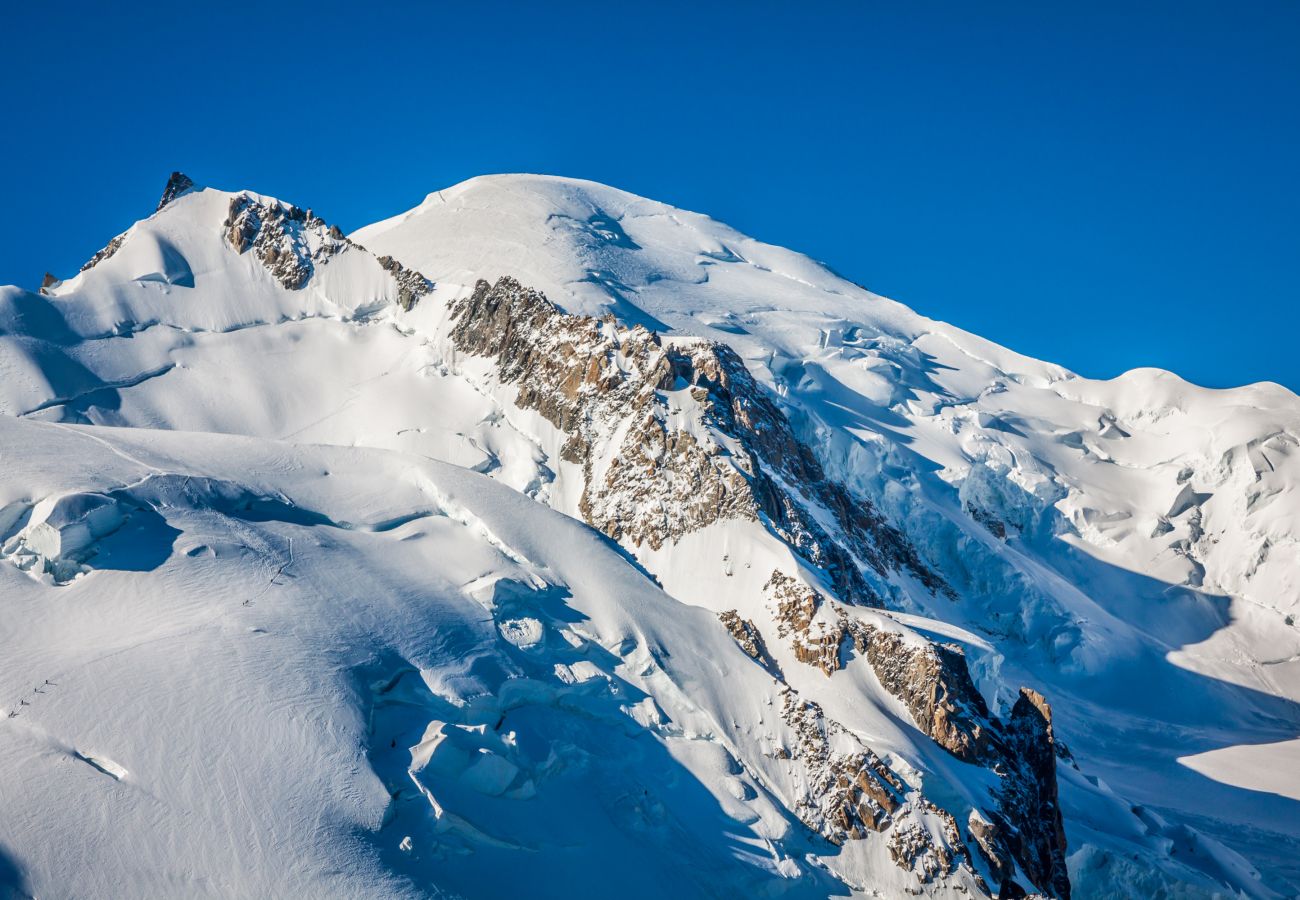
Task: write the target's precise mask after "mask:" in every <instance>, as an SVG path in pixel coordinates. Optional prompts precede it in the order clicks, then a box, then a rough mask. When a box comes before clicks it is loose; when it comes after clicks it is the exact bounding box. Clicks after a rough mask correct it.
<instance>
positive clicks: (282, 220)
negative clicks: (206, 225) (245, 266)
mask: <svg viewBox="0 0 1300 900" xmlns="http://www.w3.org/2000/svg"><path fill="white" fill-rule="evenodd" d="M223 227H224V228H225V231H226V241H227V242H228V243H229V244H230V246H232V247H234V248H235V250H236V251H237V252H239V253H241V254H242V253H247V252H249V251H252V253H253V255H254V256H256V257H257V259H258V260H259V261H260V262H261V263H262V265H263V266H265V267H266V270H267V271H268V272H270V273H271V276H272V277H274V278H275V280H276V281H278V282H280V284H282V285H283V286H284V287H286V288H288V289H289V290H291V291H296V290H299V289H301V288H302V287H304V286H305V285H306V284H307V281H308V280H309V279H310V278H311V276H312V272H314V271H315V267H316V265H317V264H318V263H320V262H323V261H325V260H327V259H329V258H330V257H331V256H333V255H334V254H336V253H338V252H339V251H341V250H343V249H344V248H345V247H347V246H348V240H347V238H345V237H343V236H342V234H341V232H337V230H336V233H338V234H339V237H334V236H333V235H332V234H331V233H330V232H329V228H328V226H327V225H326V224H325V222H324V221H323V220H322V219H320V218H319V217H317V216H315V215H313V214H312V212H311V210H303V209H299V208H298V207H296V206H289V205H286V204H283V203H280V202H279V201H267V202H263V201H261V200H257V199H255V198H254V197H252V196H250V195H248V194H237V195H236V196H234V197H232V198H231V200H230V212H229V214H228V215H227V216H226V221H225V224H224V226H223Z"/></svg>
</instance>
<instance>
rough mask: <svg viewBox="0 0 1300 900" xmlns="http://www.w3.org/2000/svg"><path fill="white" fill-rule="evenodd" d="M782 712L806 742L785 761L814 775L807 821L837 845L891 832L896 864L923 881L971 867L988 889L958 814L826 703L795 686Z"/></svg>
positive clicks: (802, 813)
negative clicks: (906, 777)
mask: <svg viewBox="0 0 1300 900" xmlns="http://www.w3.org/2000/svg"><path fill="white" fill-rule="evenodd" d="M781 715H782V718H783V719H784V720H785V721H786V723H787V724H789V725H790V726H791V728H793V729H794V731H795V733H796V735H797V736H798V742H799V743H798V746H797V747H795V748H794V751H793V752H787V754H786V755H785V756H782V757H781V758H789V759H791V760H792V761H794V762H795V763H797V764H800V765H802V766H804V767H805V769H806V771H807V775H808V779H809V782H808V790H807V793H806V795H805V796H804V797H803V798H802V799H801V800H800V801H799V802H798V803H797V804H796V814H797V815H798V816H799V818H800V819H801V821H803V823H804V824H805V825H807V826H808V827H809V828H811V829H812V830H814V831H816V832H818V833H819V834H821V835H822V836H823V837H825V838H826V839H827V840H829V841H831V842H832V843H835V844H843V843H845V842H846V841H850V840H861V839H862V838H864V837H866V836H867V834H868V833H869V832H876V833H887V834H888V839H887V844H886V846H887V847H888V848H889V853H890V857H891V858H892V859H893V861H894V863H895V864H896V865H898V866H899V868H902V869H905V870H907V871H909V872H912V873H913V874H914V875H916V877H917V878H918V880H920V881H921V882H922V883H927V884H928V883H930V882H932V881H934V880H936V879H942V878H947V877H948V876H950V875H953V874H954V873H956V872H957V871H958V870H965V871H966V873H967V874H968V875H969V876H970V878H971V880H972V881H974V882H975V884H976V885H977V886H978V887H980V888H981V889H983V887H984V886H983V881H982V879H981V878H980V877H979V875H977V874H976V873H975V870H974V868H973V867H972V865H971V858H970V853H969V851H967V849H966V845H965V844H964V843H963V841H962V837H961V831H960V829H959V828H958V827H957V823H956V822H955V821H954V819H953V818H952V816H951V815H949V814H948V813H947V812H945V811H944V810H942V809H940V808H939V807H937V806H935V805H934V804H933V803H931V802H930V801H928V800H926V799H925V798H924V797H922V796H921V795H920V794H919V793H917V792H916V791H914V790H911V789H910V788H909V787H908V786H907V785H906V784H905V783H904V782H903V780H902V779H901V778H899V777H898V775H896V774H895V773H894V771H893V770H892V769H890V768H889V766H888V765H886V763H885V762H884V761H883V760H882V759H881V758H880V757H879V756H877V755H876V754H875V753H874V752H872V750H871V749H870V748H868V747H865V746H863V745H862V744H861V742H860V741H859V740H858V739H857V738H856V737H855V736H853V735H852V734H850V733H849V732H847V731H846V730H845V729H844V728H843V727H842V726H841V725H840V724H839V723H837V722H835V721H834V720H832V719H828V718H827V717H826V716H825V714H824V713H823V712H822V709H821V707H820V706H818V705H817V704H816V703H813V702H811V701H807V700H804V699H802V698H801V697H800V696H799V695H798V694H797V693H796V692H795V691H794V690H792V689H790V688H788V687H787V688H786V689H785V690H784V691H783V693H782V710H781ZM836 744H838V745H840V747H841V748H842V749H836V748H835V746H834V745H836Z"/></svg>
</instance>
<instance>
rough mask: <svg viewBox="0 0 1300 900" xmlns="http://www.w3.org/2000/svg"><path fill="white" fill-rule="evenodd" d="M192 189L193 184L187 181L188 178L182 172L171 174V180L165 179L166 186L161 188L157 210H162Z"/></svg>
mask: <svg viewBox="0 0 1300 900" xmlns="http://www.w3.org/2000/svg"><path fill="white" fill-rule="evenodd" d="M192 187H194V182H193V181H191V180H190V179H189V176H187V175H186V174H185V173H183V172H172V176H171V178H168V179H167V186H166V187H165V188H163V192H162V198H161V199H159V201H158V209H162V208H163V207H164V206H166V205H167V204H168V203H171V202H172V201H173V200H175V199H176V198H177V197H179V196H180V195H181V194H183V193H185V192H186V191H188V190H189V189H190V188H192ZM158 209H155V210H154V212H157V211H158Z"/></svg>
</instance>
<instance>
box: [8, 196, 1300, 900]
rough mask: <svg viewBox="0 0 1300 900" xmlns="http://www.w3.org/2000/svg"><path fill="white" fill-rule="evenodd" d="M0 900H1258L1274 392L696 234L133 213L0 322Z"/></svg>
mask: <svg viewBox="0 0 1300 900" xmlns="http://www.w3.org/2000/svg"><path fill="white" fill-rule="evenodd" d="M0 413H3V415H0V433H2V434H3V437H2V438H0V603H2V604H3V607H4V609H5V615H4V616H3V617H2V618H0V646H3V647H4V648H5V649H6V651H7V652H5V653H4V654H0V691H2V692H3V693H0V711H3V718H0V725H3V727H4V729H5V731H4V734H3V737H2V738H0V754H2V755H3V764H2V765H0V894H3V892H4V891H6V890H7V891H8V892H9V893H10V894H12V895H14V896H49V895H54V896H98V895H102V894H103V893H105V891H106V890H107V888H106V886H110V887H111V891H110V892H111V893H112V894H113V895H114V896H122V897H137V896H138V897H148V896H300V895H305V894H313V895H318V896H340V897H344V896H434V897H438V896H445V897H479V896H483V897H489V896H503V895H507V894H512V893H518V892H520V891H524V892H527V893H528V894H530V895H535V896H571V895H572V894H573V893H575V892H578V893H584V894H592V895H598V896H628V897H638V896H662V895H664V894H666V893H669V892H674V893H681V894H684V895H688V896H733V895H736V894H738V893H741V892H746V893H749V892H754V893H757V894H758V895H760V896H792V897H805V896H806V897H826V896H879V897H896V896H904V895H908V894H911V895H924V896H936V897H955V896H959V895H960V896H972V895H974V896H1000V897H1008V896H1023V895H1024V894H1025V893H1026V892H1029V893H1034V892H1037V893H1040V894H1042V895H1044V896H1056V897H1066V896H1074V897H1076V898H1078V897H1135V898H1136V897H1153V896H1167V897H1206V898H1208V897H1217V896H1245V897H1258V898H1270V897H1286V896H1293V895H1295V893H1296V892H1297V891H1298V890H1300V865H1297V863H1296V861H1295V860H1296V859H1297V850H1300V815H1298V813H1300V775H1298V774H1297V773H1300V749H1298V748H1300V742H1298V741H1297V738H1298V736H1300V708H1298V707H1297V700H1298V699H1300V629H1297V627H1296V623H1295V617H1296V613H1297V605H1298V602H1300V601H1298V600H1297V596H1298V595H1297V590H1296V588H1297V584H1296V577H1297V573H1300V543H1298V541H1297V532H1298V531H1300V524H1298V523H1300V516H1298V515H1297V513H1300V504H1298V502H1297V497H1296V493H1295V492H1296V487H1295V485H1296V483H1297V481H1298V480H1300V462H1297V459H1298V458H1300V455H1298V454H1297V453H1296V448H1297V446H1300V400H1297V398H1296V396H1295V395H1294V394H1292V393H1291V392H1289V391H1287V390H1286V389H1285V388H1282V387H1280V386H1278V385H1273V384H1256V385H1250V386H1247V387H1241V388H1236V389H1232V390H1207V389H1203V388H1199V387H1196V386H1194V385H1191V384H1189V383H1187V382H1185V381H1183V380H1181V379H1179V378H1178V377H1177V376H1176V375H1173V374H1172V373H1168V372H1163V371H1158V370H1152V369H1139V370H1135V371H1132V372H1129V373H1126V374H1124V375H1122V376H1120V377H1118V378H1115V379H1112V380H1108V381H1097V380H1090V379H1086V378H1082V377H1079V376H1077V375H1075V374H1074V373H1072V372H1069V371H1068V370H1066V369H1064V368H1062V367H1060V366H1055V365H1051V364H1049V363H1044V362H1040V361H1037V360H1033V359H1029V358H1027V357H1024V356H1021V355H1019V354H1017V353H1014V352H1013V351H1011V350H1008V349H1005V348H1002V347H999V346H997V345H995V344H993V343H991V342H989V341H986V340H984V339H982V338H979V337H978V336H976V335H973V334H970V333H968V332H965V331H962V330H960V329H957V328H954V327H952V326H950V325H947V324H945V323H942V322H937V321H933V320H930V319H927V318H925V317H924V316H922V315H919V314H918V313H916V312H913V311H912V310H910V309H909V308H907V307H906V306H904V305H902V304H899V303H896V302H894V301H892V300H889V299H887V298H884V297H880V296H878V295H875V294H872V293H870V292H869V291H867V290H866V289H864V288H862V287H860V286H858V285H856V284H853V283H851V282H849V281H847V280H845V279H843V278H840V277H839V276H837V275H836V274H835V273H834V272H832V271H831V270H829V269H828V268H826V267H825V266H823V265H822V264H820V263H818V262H815V261H814V260H811V259H809V258H808V257H806V256H803V255H801V254H798V253H795V252H793V251H790V250H785V249H782V248H779V247H774V246H771V245H768V244H764V243H762V242H760V241H757V240H755V239H753V238H750V237H747V236H745V235H743V234H741V233H739V232H737V231H735V230H734V229H732V228H730V227H728V226H726V225H723V224H722V223H719V222H717V221H714V220H713V219H710V218H708V217H707V216H703V215H699V214H697V213H692V212H687V211H684V210H680V209H675V208H673V207H671V206H667V205H665V204H662V203H658V202H655V201H651V200H647V199H644V198H641V197H636V196H634V195H631V194H628V193H625V192H622V191H619V190H616V189H614V188H610V187H606V186H603V185H599V184H595V183H593V182H586V181H581V180H577V179H568V178H559V177H549V176H534V175H499V176H485V177H481V178H476V179H472V180H470V181H468V182H465V183H462V184H460V185H456V186H453V187H450V188H446V189H443V190H439V191H434V192H433V193H431V194H429V196H428V197H427V198H426V200H425V201H424V202H423V203H421V204H420V205H419V206H417V207H416V208H414V209H412V210H410V211H408V212H405V213H403V214H400V215H398V216H395V217H393V218H391V219H387V220H385V221H382V222H378V223H375V224H373V225H370V226H367V227H364V228H361V229H359V230H357V231H355V232H353V233H351V234H347V235H345V234H344V233H343V232H342V231H341V230H339V229H338V228H336V227H333V226H331V225H329V224H328V223H327V222H326V221H325V220H323V219H322V218H320V217H319V216H318V215H317V214H315V213H314V212H313V211H312V210H308V209H303V208H300V207H297V206H293V205H291V204H288V203H284V202H282V201H280V200H277V199H275V198H272V197H268V196H265V195H261V194H257V193H253V192H249V191H237V192H226V191H220V190H215V189H211V188H205V187H201V186H197V185H195V184H193V183H192V182H190V180H189V179H188V178H184V177H183V176H181V177H175V176H174V178H173V180H172V182H170V183H169V185H168V189H167V190H166V191H165V192H164V196H163V200H162V202H161V203H160V204H159V206H158V208H157V211H156V212H154V213H153V214H152V215H150V216H148V217H147V218H144V219H142V220H140V221H139V222H136V223H135V224H134V225H132V226H131V227H130V228H129V229H128V230H127V231H126V232H124V233H123V234H121V235H119V236H117V237H115V238H113V239H112V240H111V241H109V242H108V244H107V245H106V246H105V248H104V250H103V251H101V252H100V253H99V254H96V256H95V257H94V258H92V260H90V261H89V262H88V263H87V265H86V267H84V268H83V269H82V271H81V272H79V273H77V274H75V275H73V276H71V277H68V278H64V279H62V280H60V279H57V278H51V279H47V284H46V285H45V286H44V287H43V288H41V289H40V290H38V291H28V290H24V289H21V288H17V287H5V288H0Z"/></svg>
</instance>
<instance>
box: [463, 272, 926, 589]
mask: <svg viewBox="0 0 1300 900" xmlns="http://www.w3.org/2000/svg"><path fill="white" fill-rule="evenodd" d="M452 314H453V317H454V319H455V325H454V327H453V330H452V335H451V336H452V341H453V343H454V345H455V346H456V348H457V349H459V350H460V351H462V352H465V353H470V354H474V355H479V356H487V357H491V358H493V359H495V360H496V363H497V373H498V377H499V378H500V380H501V381H502V382H504V383H506V384H512V385H515V386H516V387H517V394H516V398H515V402H516V404H517V405H519V406H520V407H522V408H525V409H534V410H537V411H538V412H539V413H541V414H542V415H543V416H544V417H545V418H546V419H547V420H548V421H550V422H551V423H552V424H553V425H555V427H556V428H558V429H559V430H560V431H562V432H563V433H565V434H566V435H568V440H567V441H566V443H565V445H564V447H563V448H562V451H561V455H562V456H563V458H564V459H566V460H568V461H570V462H573V463H575V464H577V465H580V466H582V468H583V473H584V490H583V494H582V498H581V500H580V511H581V513H582V515H583V517H584V518H585V519H586V520H587V521H588V522H589V523H590V524H592V525H594V526H595V527H597V528H599V529H600V530H601V531H603V532H605V533H606V534H608V535H609V536H611V537H613V538H615V539H616V540H625V541H627V542H629V543H631V544H633V545H634V546H639V545H641V544H648V545H649V546H650V547H652V548H655V549H658V548H659V547H661V546H663V545H664V544H670V543H674V542H676V541H677V540H679V539H680V538H681V537H683V536H684V535H686V534H689V533H691V532H693V531H697V530H699V529H702V528H705V527H707V526H708V525H710V524H713V523H714V522H717V521H720V520H725V519H749V520H753V521H760V522H763V523H764V524H765V525H767V526H768V527H770V528H771V529H772V530H773V531H774V532H775V533H776V534H777V535H778V536H779V537H780V538H781V539H783V540H784V541H786V542H787V543H789V544H790V546H791V547H793V548H794V549H795V550H796V551H797V552H798V553H799V554H800V555H801V556H803V557H804V558H805V559H806V560H808V562H809V563H811V564H812V565H813V566H816V567H819V568H821V569H822V570H823V571H825V572H826V574H827V578H828V580H829V581H830V583H831V584H832V585H833V586H834V588H835V590H836V591H837V593H838V594H839V595H840V596H841V597H842V598H843V599H845V600H847V601H849V602H854V603H862V604H869V605H878V604H879V598H878V597H877V595H876V593H875V592H874V591H873V590H872V589H871V587H870V585H869V584H868V582H867V580H866V579H865V578H864V576H863V571H864V569H867V568H871V569H875V570H876V571H878V572H880V573H885V572H887V571H890V570H893V569H904V570H907V571H908V572H910V573H911V574H913V575H914V576H915V577H916V578H918V579H919V580H921V581H922V582H923V583H925V584H927V585H929V586H931V588H932V589H936V590H939V589H943V587H944V585H943V582H942V581H941V580H940V579H939V577H938V576H937V575H935V574H933V573H932V572H930V571H929V570H928V569H927V568H926V567H925V566H924V565H923V564H922V562H921V561H920V559H919V557H918V556H917V554H916V552H915V550H914V548H912V546H911V545H910V544H909V543H908V541H907V539H906V538H905V537H904V536H903V535H902V533H901V532H900V531H898V530H897V529H895V528H893V527H892V526H890V525H889V524H888V523H887V522H885V521H884V519H883V517H882V516H880V514H879V513H878V512H877V511H876V509H875V507H874V506H872V504H871V503H870V502H869V501H867V500H866V499H865V498H861V497H856V496H852V495H850V494H849V493H848V491H847V490H846V489H845V488H844V487H843V486H842V485H840V484H838V483H837V482H834V481H830V480H828V479H826V477H825V474H824V472H823V471H822V469H821V467H820V465H819V464H818V463H817V461H816V459H815V457H814V456H813V454H812V452H811V451H810V450H809V449H808V448H807V447H806V446H804V445H803V444H802V443H800V441H799V440H798V439H797V437H796V436H795V433H794V430H793V428H792V427H791V425H790V423H789V421H788V420H787V419H786V417H785V415H784V413H782V412H781V410H780V409H779V408H778V407H777V406H776V404H775V403H774V402H773V401H772V400H771V399H770V398H769V396H768V395H767V392H766V391H765V390H764V389H763V388H762V387H761V386H760V385H759V384H758V383H757V382H755V381H754V379H753V377H752V376H751V375H750V374H749V371H748V369H746V368H745V365H744V363H743V361H742V360H741V359H740V358H739V357H738V356H736V354H735V352H734V351H732V350H731V349H730V348H729V347H727V346H726V345H723V344H717V343H713V342H709V341H699V340H692V341H670V342H665V341H664V340H663V339H661V338H660V337H659V336H658V335H657V334H655V333H653V332H651V331H648V330H647V329H645V328H642V327H640V326H636V327H632V328H624V327H621V326H620V325H618V323H617V322H615V321H614V320H613V319H612V318H605V319H595V318H592V317H588V316H572V315H566V314H564V313H562V312H561V311H560V310H558V309H557V308H556V307H554V306H553V305H552V304H551V303H550V302H549V301H547V299H546V298H545V297H544V296H543V295H542V294H540V293H538V292H536V291H532V290H529V289H528V288H525V287H524V286H522V285H520V284H519V283H518V282H517V281H515V280H514V279H511V278H501V279H499V280H498V281H497V282H496V284H495V285H492V284H488V283H487V282H486V281H480V282H479V283H478V284H477V285H476V286H475V289H474V291H473V293H472V294H471V295H470V296H469V297H467V298H465V299H464V300H461V301H460V302H458V303H457V304H456V306H455V307H454V308H453V311H452ZM825 520H829V521H833V522H834V523H835V524H836V528H835V530H836V532H837V536H834V537H833V536H832V535H831V534H830V533H829V532H828V531H827V529H826V528H825V527H823V525H822V524H821V522H822V521H825Z"/></svg>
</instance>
